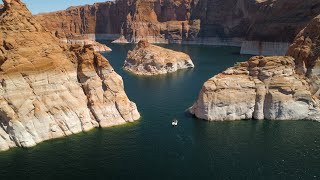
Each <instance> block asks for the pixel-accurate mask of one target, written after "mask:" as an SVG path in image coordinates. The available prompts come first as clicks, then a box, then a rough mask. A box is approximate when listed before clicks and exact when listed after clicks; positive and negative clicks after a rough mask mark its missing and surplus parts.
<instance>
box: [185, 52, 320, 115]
mask: <svg viewBox="0 0 320 180" xmlns="http://www.w3.org/2000/svg"><path fill="white" fill-rule="evenodd" d="M190 112H191V113H192V114H194V115H195V116H196V117H198V118H200V119H205V120H209V121H224V120H241V119H269V120H303V119H309V120H319V119H320V111H319V104H318V103H317V102H316V101H315V100H314V98H313V96H312V94H311V92H310V87H309V85H308V82H307V80H306V79H305V78H304V77H301V76H299V75H298V74H296V73H295V63H294V59H293V58H292V57H288V56H285V57H283V56H274V57H262V56H256V57H253V58H251V59H250V60H248V61H246V62H242V63H239V64H237V65H236V66H234V67H231V68H229V69H227V70H226V71H224V72H222V73H220V74H218V75H216V76H214V77H213V78H211V79H209V80H208V81H207V82H205V84H204V86H203V88H202V90H201V92H200V94H199V98H198V100H197V101H196V102H195V103H194V105H193V106H192V107H191V108H190Z"/></svg>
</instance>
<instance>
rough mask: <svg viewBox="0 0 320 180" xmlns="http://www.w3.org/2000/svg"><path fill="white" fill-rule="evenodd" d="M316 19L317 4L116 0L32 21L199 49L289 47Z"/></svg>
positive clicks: (295, 0)
mask: <svg viewBox="0 0 320 180" xmlns="http://www.w3.org/2000/svg"><path fill="white" fill-rule="evenodd" d="M319 13H320V2H319V1H318V0H308V1H305V0H272V1H265V0H251V1H248V0H118V1H116V2H106V3H97V4H94V5H91V6H80V7H71V8H69V9H67V10H66V11H59V12H53V13H49V14H41V15H38V16H37V19H38V20H39V22H41V23H42V24H43V25H44V26H45V27H47V28H48V29H50V30H56V29H62V30H64V31H66V32H73V33H80V34H91V33H96V34H122V35H123V36H124V37H125V41H127V42H139V41H140V40H141V39H147V40H149V42H162V43H166V42H182V41H184V42H189V41H191V42H192V41H195V40H198V41H197V42H199V43H202V42H203V41H201V40H202V39H208V38H218V39H219V38H220V39H228V38H243V39H247V40H257V41H271V42H275V41H282V42H292V41H293V39H294V37H295V35H296V34H297V33H298V32H299V31H300V29H301V28H303V27H304V26H305V25H306V24H307V23H308V22H309V21H310V20H311V19H312V18H313V17H315V16H316V15H318V14H319ZM122 42H123V40H122Z"/></svg>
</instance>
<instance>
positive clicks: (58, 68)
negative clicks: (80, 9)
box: [0, 0, 140, 151]
mask: <svg viewBox="0 0 320 180" xmlns="http://www.w3.org/2000/svg"><path fill="white" fill-rule="evenodd" d="M4 6H5V7H4V8H3V9H2V11H3V13H2V14H1V16H0V62H1V63H0V151H1V150H7V149H9V148H12V147H17V146H18V147H31V146H34V145H36V144H38V143H40V142H42V141H45V140H48V139H53V138H58V137H63V136H68V135H71V134H76V133H79V132H82V131H88V130H90V129H92V128H94V127H98V126H99V125H100V126H101V127H107V126H114V125H118V124H122V123H126V122H132V121H134V120H137V119H139V117H140V115H139V113H138V111H137V108H136V105H135V104H134V103H133V102H131V101H130V100H129V99H128V97H127V96H126V94H125V91H124V86H123V81H122V79H121V77H120V76H119V75H118V74H116V73H115V72H114V71H113V69H112V67H111V65H110V64H109V62H108V60H106V59H105V58H104V57H103V56H102V55H100V54H99V53H96V52H94V48H93V47H92V46H90V45H88V46H81V45H72V46H68V45H66V44H63V43H61V42H60V41H59V39H57V38H56V37H55V36H53V35H52V34H51V33H49V32H47V31H46V30H45V29H44V28H43V27H42V26H41V25H40V24H39V23H38V22H37V21H35V20H34V18H33V16H32V15H31V13H30V12H29V11H28V9H27V8H26V6H25V5H24V4H23V3H22V2H21V1H20V0H5V1H4ZM79 67H80V68H79ZM104 86H107V87H110V89H112V90H113V91H114V92H115V93H111V91H110V90H108V89H106V88H103V87H104ZM88 105H89V107H88ZM116 106H117V108H116ZM93 114H95V116H96V117H98V118H96V117H95V116H93Z"/></svg>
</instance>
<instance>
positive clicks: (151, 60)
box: [123, 40, 194, 75]
mask: <svg viewBox="0 0 320 180" xmlns="http://www.w3.org/2000/svg"><path fill="white" fill-rule="evenodd" d="M123 67H124V69H126V70H127V71H130V72H133V73H134V74H137V75H158V74H166V73H172V72H175V71H177V70H179V69H187V68H193V67H194V65H193V62H192V60H191V59H190V56H189V55H187V54H185V53H183V52H176V51H173V50H170V49H165V48H162V47H160V46H156V45H151V44H149V43H148V41H146V40H141V41H139V43H138V44H137V46H136V47H135V49H134V50H133V51H129V52H128V56H127V59H126V60H125V63H124V66H123Z"/></svg>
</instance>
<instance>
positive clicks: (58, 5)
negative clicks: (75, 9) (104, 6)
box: [0, 0, 107, 14]
mask: <svg viewBox="0 0 320 180" xmlns="http://www.w3.org/2000/svg"><path fill="white" fill-rule="evenodd" d="M22 1H23V2H24V3H26V4H27V6H28V8H29V9H30V11H31V12H32V13H33V14H38V13H41V12H50V11H57V10H63V9H66V8H68V7H69V6H78V5H84V4H93V3H95V2H105V1H107V0H22ZM0 2H1V1H0Z"/></svg>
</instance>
